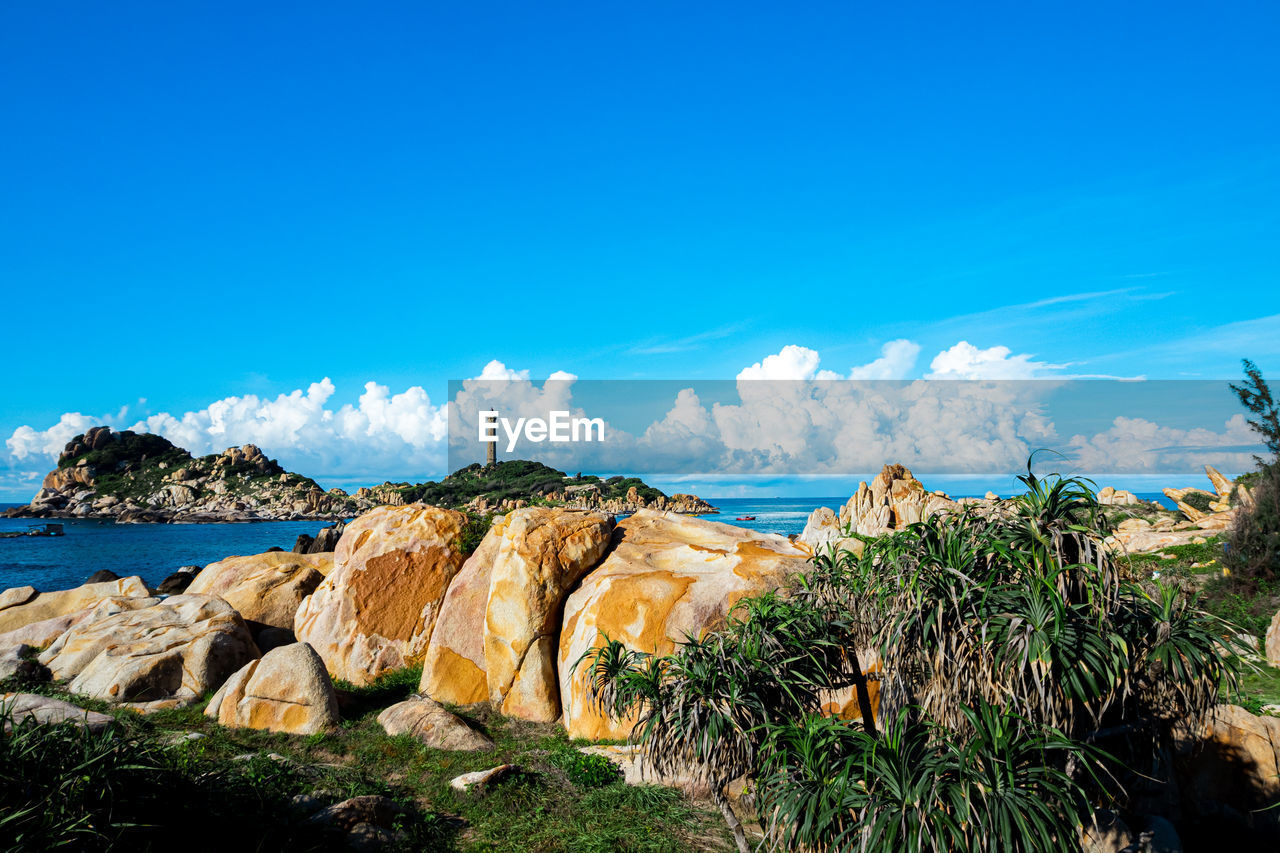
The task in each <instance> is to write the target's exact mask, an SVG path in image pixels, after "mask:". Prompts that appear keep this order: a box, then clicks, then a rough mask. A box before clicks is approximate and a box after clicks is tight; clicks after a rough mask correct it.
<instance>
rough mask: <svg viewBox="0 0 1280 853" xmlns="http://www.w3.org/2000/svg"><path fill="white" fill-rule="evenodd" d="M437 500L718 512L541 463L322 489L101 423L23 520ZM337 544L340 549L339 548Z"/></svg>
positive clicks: (228, 454) (246, 458)
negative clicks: (420, 480) (351, 489)
mask: <svg viewBox="0 0 1280 853" xmlns="http://www.w3.org/2000/svg"><path fill="white" fill-rule="evenodd" d="M411 503H427V504H430V505H432V506H440V507H445V508H449V509H467V510H470V511H473V512H477V513H482V514H491V513H494V512H507V511H510V510H513V509H520V508H522V507H525V506H530V505H535V504H536V505H551V506H569V507H575V508H579V509H593V510H600V511H602V512H610V513H632V512H636V511H637V510H640V509H645V508H651V509H659V510H668V511H671V512H676V513H682V514H690V515H699V514H703V513H713V512H716V508H715V507H713V506H711V505H710V504H708V503H707V502H706V501H704V500H702V499H701V498H699V497H697V496H696V495H679V494H677V495H670V496H668V495H666V494H664V493H663V492H661V491H659V490H658V489H655V488H653V487H652V486H648V485H646V484H645V483H643V482H642V481H640V480H639V479H637V478H634V477H621V476H617V477H610V478H607V479H602V478H600V477H597V476H594V475H587V476H583V475H582V474H578V475H577V476H573V477H571V476H569V475H566V474H565V473H564V472H563V471H557V470H556V469H554V468H550V467H548V466H546V465H542V464H540V463H537V462H528V461H523V460H512V461H508V462H500V463H498V464H496V465H491V466H480V465H471V466H469V467H467V468H463V469H461V470H459V471H456V472H454V473H453V474H450V475H449V476H447V477H445V478H444V479H443V480H441V481H440V482H438V483H437V482H434V481H429V482H426V483H416V484H412V483H391V482H386V483H383V484H382V485H379V486H373V487H363V488H360V489H357V490H356V492H355V494H348V493H347V492H345V491H343V490H342V489H337V488H335V489H329V490H327V491H326V490H324V489H322V488H321V487H320V486H319V485H318V484H317V483H316V482H315V480H312V479H311V478H310V477H306V476H303V475H301V474H295V473H292V472H289V471H286V470H285V469H284V468H283V467H282V466H281V465H280V464H279V463H278V462H276V460H274V459H270V458H268V457H267V455H266V454H264V453H263V452H262V450H260V449H259V448H258V447H256V446H254V445H252V444H246V445H244V446H242V447H230V448H227V449H226V450H224V451H223V452H222V453H216V454H210V455H207V456H199V457H197V456H192V454H191V453H190V452H188V451H186V450H184V449H183V448H181V447H177V446H176V445H174V444H173V443H172V442H170V441H169V440H167V439H165V438H163V437H161V436H159V435H153V434H150V433H134V432H131V431H129V430H124V431H122V432H117V431H115V430H112V429H111V428H110V427H105V426H103V427H94V428H92V429H90V430H88V431H87V432H85V433H84V434H83V435H77V436H76V437H75V438H73V439H72V440H71V441H70V442H68V443H67V445H66V447H65V448H63V451H62V453H61V455H60V456H59V458H58V467H57V468H55V469H54V470H53V471H50V472H49V473H48V474H46V475H45V478H44V481H43V482H42V483H41V487H40V491H38V492H37V493H36V495H35V497H33V498H32V499H31V503H30V504H27V505H26V506H21V507H16V508H14V509H10V510H8V511H7V513H6V515H8V516H9V517H17V518H101V519H110V520H113V521H116V522H120V523H130V522H175V523H177V522H183V523H192V522H243V521H300V520H311V519H315V520H325V521H338V520H341V519H348V518H352V517H354V516H357V515H359V514H360V513H363V512H367V511H368V510H370V509H373V508H374V507H377V506H405V505H407V504H411ZM327 550H332V545H331V544H330V545H329V547H328V548H327Z"/></svg>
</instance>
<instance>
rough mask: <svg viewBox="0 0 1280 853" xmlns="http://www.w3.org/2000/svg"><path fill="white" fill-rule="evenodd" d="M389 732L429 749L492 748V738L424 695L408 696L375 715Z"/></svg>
mask: <svg viewBox="0 0 1280 853" xmlns="http://www.w3.org/2000/svg"><path fill="white" fill-rule="evenodd" d="M378 724H379V725H381V726H382V728H383V730H384V731H385V732H386V733H387V734H389V735H408V736H409V737H412V738H415V739H417V740H420V741H422V742H423V743H424V744H426V745H427V746H429V747H431V748H432V749H448V750H453V751H454V752H476V751H479V750H486V749H493V741H492V740H490V739H489V738H488V737H487V736H485V735H484V734H483V733H481V732H478V731H476V730H475V729H473V728H471V727H470V726H468V725H467V724H466V723H464V722H463V721H462V720H460V719H459V718H458V717H457V716H455V715H453V714H451V713H449V712H448V711H446V710H445V709H444V708H442V707H441V706H440V703H438V702H434V701H432V700H431V699H428V698H427V697H425V696H411V697H409V698H408V699H406V700H405V701H403V702H398V703H396V704H395V705H392V706H391V707H390V708H387V709H386V710H384V711H383V712H382V713H381V714H379V715H378Z"/></svg>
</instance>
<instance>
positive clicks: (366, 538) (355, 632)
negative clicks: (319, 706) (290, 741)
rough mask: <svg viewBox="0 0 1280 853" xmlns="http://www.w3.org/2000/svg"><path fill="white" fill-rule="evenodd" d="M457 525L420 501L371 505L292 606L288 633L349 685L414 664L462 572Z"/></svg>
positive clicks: (454, 516) (458, 516) (459, 519)
mask: <svg viewBox="0 0 1280 853" xmlns="http://www.w3.org/2000/svg"><path fill="white" fill-rule="evenodd" d="M465 527H466V516H464V515H463V514H462V513H460V512H454V511H452V510H445V509H439V508H437V507H429V506H423V505H422V504H410V505H408V506H403V507H379V508H377V509H375V510H372V511H370V512H367V513H365V514H364V515H362V516H360V517H359V518H357V519H356V520H354V521H352V522H351V523H350V524H348V525H347V529H346V532H345V533H343V535H342V538H341V539H340V540H339V541H338V550H337V551H336V552H335V553H334V569H333V572H332V573H331V574H330V575H329V576H328V577H327V578H325V580H324V582H323V583H321V584H320V586H319V587H318V588H317V589H316V591H315V592H314V593H313V594H312V595H311V596H310V597H308V598H307V599H306V600H305V601H304V602H303V604H302V607H301V608H299V610H298V613H297V617H296V619H295V620H294V634H296V635H297V637H298V639H299V640H301V641H303V642H307V643H310V644H311V645H312V647H313V648H315V650H316V651H317V652H319V654H320V656H321V657H322V658H323V659H324V662H325V665H326V666H327V667H328V668H329V672H330V673H331V674H332V675H334V676H335V677H338V678H344V679H346V680H347V681H350V682H352V683H353V684H368V683H369V682H370V681H372V680H373V679H375V678H377V677H378V675H380V674H381V673H383V672H386V671H388V670H392V669H399V668H401V667H404V666H407V665H409V664H411V663H414V662H416V661H418V660H421V659H422V657H423V655H424V654H425V652H426V647H427V643H428V640H429V639H430V637H431V629H432V627H433V626H434V625H435V621H436V616H437V615H438V613H439V610H440V602H441V600H442V599H443V598H444V595H445V592H446V591H447V590H448V588H449V583H450V581H452V580H453V578H454V576H455V575H456V574H457V573H458V570H459V569H461V568H462V563H463V559H464V555H463V553H462V551H461V541H462V534H463V530H464V528H465Z"/></svg>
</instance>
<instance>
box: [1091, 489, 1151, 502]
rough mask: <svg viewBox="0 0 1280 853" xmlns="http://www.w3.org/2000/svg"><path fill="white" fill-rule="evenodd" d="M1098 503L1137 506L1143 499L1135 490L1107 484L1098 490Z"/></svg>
mask: <svg viewBox="0 0 1280 853" xmlns="http://www.w3.org/2000/svg"><path fill="white" fill-rule="evenodd" d="M1098 503H1100V504H1102V505H1103V506H1136V505H1138V504H1139V503H1141V501H1139V500H1138V496H1137V495H1135V494H1134V493H1133V492H1130V491H1127V490H1125V489H1116V488H1114V487H1112V486H1105V487H1103V488H1102V489H1100V490H1099V491H1098Z"/></svg>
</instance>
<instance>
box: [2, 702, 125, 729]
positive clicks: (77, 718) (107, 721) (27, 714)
mask: <svg viewBox="0 0 1280 853" xmlns="http://www.w3.org/2000/svg"><path fill="white" fill-rule="evenodd" d="M0 710H3V711H5V712H7V713H8V714H9V715H10V720H6V721H5V724H4V730H5V731H6V732H7V731H10V730H11V729H12V728H13V725H12V724H13V723H22V722H23V721H24V720H35V721H36V722H37V723H49V724H53V723H65V722H68V721H70V722H72V723H74V724H75V725H77V726H82V727H84V728H87V729H88V730H89V731H91V732H100V731H102V730H104V729H106V728H107V727H108V726H110V725H112V724H113V723H115V720H114V719H113V718H112V717H110V716H108V715H107V714H99V713H98V712H97V711H86V710H85V709H84V708H79V707H77V706H75V705H72V704H71V703H70V702H64V701H62V700H61V699H54V698H53V697H52V696H39V695H37V694H35V693H5V694H3V695H0Z"/></svg>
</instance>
